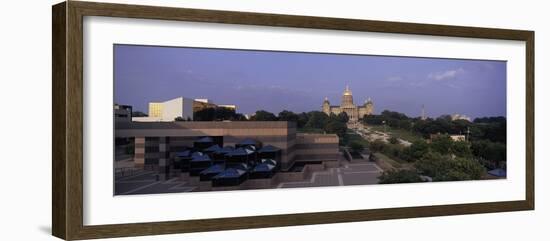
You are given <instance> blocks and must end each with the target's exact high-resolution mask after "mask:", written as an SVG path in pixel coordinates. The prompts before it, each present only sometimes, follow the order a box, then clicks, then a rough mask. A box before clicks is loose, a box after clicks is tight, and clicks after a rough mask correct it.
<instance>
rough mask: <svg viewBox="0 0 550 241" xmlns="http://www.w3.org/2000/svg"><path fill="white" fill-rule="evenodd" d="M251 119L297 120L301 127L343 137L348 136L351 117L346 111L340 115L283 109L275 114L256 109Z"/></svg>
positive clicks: (298, 125) (297, 124)
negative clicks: (295, 111) (348, 124)
mask: <svg viewBox="0 0 550 241" xmlns="http://www.w3.org/2000/svg"><path fill="white" fill-rule="evenodd" d="M250 120H251V121H291V122H295V123H296V126H297V127H298V128H299V129H303V130H309V131H322V132H326V133H331V134H337V135H338V136H339V137H341V138H345V137H346V133H347V124H346V123H347V122H348V120H349V117H348V115H347V114H346V113H340V114H339V115H334V114H330V115H327V114H325V113H324V112H322V111H310V112H307V113H306V112H302V113H294V112H292V111H288V110H283V111H281V112H279V114H278V115H275V114H273V113H271V112H268V111H265V110H259V111H256V113H255V114H254V115H253V116H252V117H250Z"/></svg>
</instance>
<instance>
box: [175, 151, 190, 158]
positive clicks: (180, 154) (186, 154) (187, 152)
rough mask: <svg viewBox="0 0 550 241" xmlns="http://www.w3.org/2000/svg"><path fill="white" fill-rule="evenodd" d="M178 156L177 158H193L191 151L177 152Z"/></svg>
mask: <svg viewBox="0 0 550 241" xmlns="http://www.w3.org/2000/svg"><path fill="white" fill-rule="evenodd" d="M176 156H177V157H189V156H191V151H190V150H185V151H180V152H176Z"/></svg>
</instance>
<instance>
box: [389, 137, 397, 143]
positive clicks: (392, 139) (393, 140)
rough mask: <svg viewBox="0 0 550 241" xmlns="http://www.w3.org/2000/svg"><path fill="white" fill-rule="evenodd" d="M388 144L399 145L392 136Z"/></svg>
mask: <svg viewBox="0 0 550 241" xmlns="http://www.w3.org/2000/svg"><path fill="white" fill-rule="evenodd" d="M389 142H390V143H391V144H397V143H399V140H398V139H397V138H395V137H394V136H392V137H390V139H389Z"/></svg>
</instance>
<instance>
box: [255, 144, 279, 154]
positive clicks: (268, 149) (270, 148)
mask: <svg viewBox="0 0 550 241" xmlns="http://www.w3.org/2000/svg"><path fill="white" fill-rule="evenodd" d="M280 150H281V149H279V148H277V147H274V146H272V145H267V146H264V147H262V148H261V149H260V150H258V152H259V153H264V152H278V151H280Z"/></svg>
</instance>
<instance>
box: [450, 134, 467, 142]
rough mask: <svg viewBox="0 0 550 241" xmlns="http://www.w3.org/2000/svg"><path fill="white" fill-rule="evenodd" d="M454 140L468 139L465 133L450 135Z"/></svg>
mask: <svg viewBox="0 0 550 241" xmlns="http://www.w3.org/2000/svg"><path fill="white" fill-rule="evenodd" d="M449 137H451V140H453V141H466V136H465V135H449Z"/></svg>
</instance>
